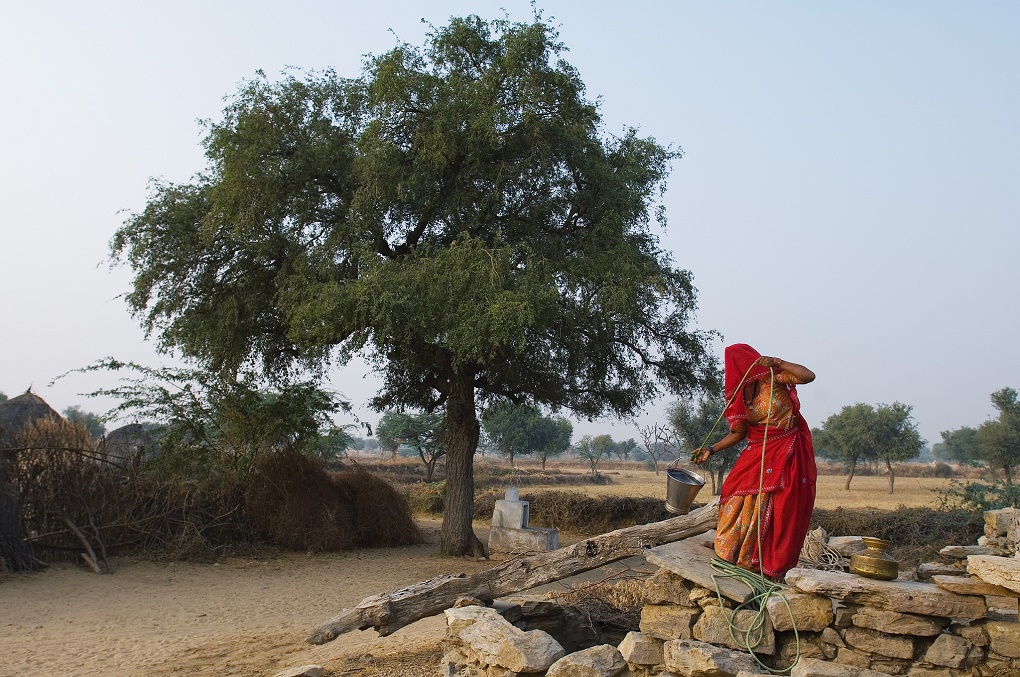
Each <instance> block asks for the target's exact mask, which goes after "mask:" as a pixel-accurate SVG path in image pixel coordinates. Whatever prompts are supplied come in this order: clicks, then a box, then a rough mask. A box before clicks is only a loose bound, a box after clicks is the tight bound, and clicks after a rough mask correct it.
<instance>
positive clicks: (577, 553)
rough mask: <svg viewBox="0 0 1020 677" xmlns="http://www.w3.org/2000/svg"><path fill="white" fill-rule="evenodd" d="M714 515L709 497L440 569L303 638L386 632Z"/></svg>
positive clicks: (640, 545) (677, 535) (674, 534)
mask: <svg viewBox="0 0 1020 677" xmlns="http://www.w3.org/2000/svg"><path fill="white" fill-rule="evenodd" d="M718 516H719V502H718V501H712V502H711V503H709V504H708V505H705V506H703V507H701V508H698V509H697V510H692V511H691V512H690V513H689V514H687V515H681V516H679V517H672V518H670V519H667V520H663V521H661V522H652V523H650V524H639V525H637V526H633V527H626V528H623V529H617V530H616V531H611V532H609V533H608V534H602V535H601V536H594V537H592V538H589V539H587V540H584V541H581V542H580V543H576V544H574V545H571V546H568V547H565V548H561V549H559V550H553V551H551V552H543V553H540V554H537V555H531V556H530V557H514V558H512V559H509V560H507V561H506V562H504V563H502V564H500V565H498V566H495V567H493V568H492V569H489V570H488V571H480V572H478V573H476V574H472V575H470V576H465V575H463V574H461V575H459V576H458V575H455V574H443V575H442V576H438V577H436V578H433V579H431V580H428V581H424V582H421V583H418V584H415V585H409V586H407V587H404V588H398V589H397V590H394V591H392V592H390V593H389V594H382V595H372V596H371V597H366V598H365V599H364V600H362V601H361V603H360V604H358V605H357V606H356V607H353V608H348V609H344V610H342V611H341V612H340V613H339V614H338V615H337V616H334V617H333V618H331V619H329V620H328V621H326V622H325V623H322V624H321V625H319V626H318V627H316V628H315V629H314V630H312V633H311V635H310V636H309V637H308V641H309V642H311V643H312V644H325V643H326V642H331V641H333V640H334V639H336V638H337V637H339V636H340V635H342V634H344V633H346V632H350V631H352V630H365V629H367V628H375V629H376V630H377V631H378V632H379V634H380V635H389V634H390V633H392V632H394V631H396V630H399V629H400V628H402V627H404V626H405V625H408V624H409V623H413V622H414V621H416V620H418V619H420V618H425V617H427V616H432V615H435V614H438V613H442V612H443V611H444V610H445V609H449V608H450V607H452V606H453V604H454V602H456V601H457V598H459V597H463V596H470V597H477V598H478V599H480V600H482V601H483V602H490V601H492V600H493V599H495V598H497V597H504V596H506V595H509V594H512V593H515V592H519V591H521V590H529V589H531V588H534V587H535V586H538V585H543V584H545V583H550V582H552V581H558V580H560V579H563V578H566V577H568V576H573V575H574V574H579V573H582V572H584V571H591V570H592V569H596V568H598V567H600V566H603V565H605V564H608V563H610V562H615V561H617V560H621V559H625V558H627V557H632V556H634V555H640V554H642V553H644V552H645V551H646V549H648V548H652V547H655V546H657V545H662V544H663V543H673V542H676V541H680V540H683V539H685V538H689V537H691V536H695V535H697V534H703V533H705V532H706V531H708V530H709V529H711V528H712V527H714V526H715V525H716V522H717V520H718ZM697 549H698V550H700V551H702V552H703V553H704V558H705V560H706V562H707V560H708V559H710V558H711V556H712V551H711V550H708V549H703V548H701V547H698V548H697Z"/></svg>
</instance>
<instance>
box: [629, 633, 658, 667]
mask: <svg viewBox="0 0 1020 677" xmlns="http://www.w3.org/2000/svg"><path fill="white" fill-rule="evenodd" d="M619 649H620V655H622V656H623V660H625V661H627V662H628V663H633V664H634V665H659V664H660V663H662V641H661V640H659V639H656V638H655V637H652V636H651V635H646V634H645V633H643V632H628V633H627V636H626V637H624V638H623V641H622V642H620V647H619Z"/></svg>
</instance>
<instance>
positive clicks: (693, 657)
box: [663, 639, 762, 677]
mask: <svg viewBox="0 0 1020 677" xmlns="http://www.w3.org/2000/svg"><path fill="white" fill-rule="evenodd" d="M663 663H664V664H665V666H666V670H668V671H669V672H671V673H674V674H676V675H679V676H680V677H720V676H721V675H735V674H737V673H738V672H740V671H741V670H744V671H746V672H750V673H752V674H758V673H760V672H762V671H761V670H759V668H758V664H757V663H755V662H754V659H753V658H751V656H750V655H749V654H746V653H744V652H742V651H731V650H730V649H723V648H722V647H718V646H712V645H711V644H706V643H705V642H698V641H696V640H689V639H673V640H670V641H668V642H666V643H665V644H664V645H663Z"/></svg>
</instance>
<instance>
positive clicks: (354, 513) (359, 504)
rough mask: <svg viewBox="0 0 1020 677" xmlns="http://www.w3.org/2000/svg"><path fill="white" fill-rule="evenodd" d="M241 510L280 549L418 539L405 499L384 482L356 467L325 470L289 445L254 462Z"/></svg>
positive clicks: (404, 542) (330, 548) (402, 542)
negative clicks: (252, 475)
mask: <svg viewBox="0 0 1020 677" xmlns="http://www.w3.org/2000/svg"><path fill="white" fill-rule="evenodd" d="M245 509H246V511H247V514H248V516H249V518H250V519H251V520H252V522H253V523H254V524H255V526H256V527H257V528H258V529H259V530H260V531H261V532H262V533H264V534H266V535H267V536H268V537H269V538H271V539H272V540H273V541H274V542H275V543H277V544H279V545H281V546H284V547H286V548H293V549H301V550H316V551H338V550H345V549H348V548H351V547H354V546H367V547H371V546H392V545H407V544H411V543H420V542H421V534H420V532H419V531H418V527H417V526H416V525H415V524H414V521H413V520H412V518H411V512H410V509H409V508H408V507H407V503H406V501H404V500H403V499H402V497H401V496H400V495H399V494H398V493H397V492H396V491H395V490H394V489H393V488H392V487H390V486H389V485H388V484H386V482H384V481H383V480H381V479H379V478H375V477H372V476H371V475H369V474H368V473H365V472H360V471H355V472H345V473H337V474H330V473H329V472H328V471H327V470H326V468H325V466H323V465H322V463H320V462H317V461H313V460H312V459H310V458H308V457H307V456H304V455H303V454H301V453H299V452H297V451H293V450H286V451H280V452H277V453H274V454H268V455H265V456H263V457H262V458H261V459H260V460H259V461H258V462H257V463H256V470H255V474H254V477H253V479H252V481H251V482H250V484H249V486H248V487H247V490H246V491H245Z"/></svg>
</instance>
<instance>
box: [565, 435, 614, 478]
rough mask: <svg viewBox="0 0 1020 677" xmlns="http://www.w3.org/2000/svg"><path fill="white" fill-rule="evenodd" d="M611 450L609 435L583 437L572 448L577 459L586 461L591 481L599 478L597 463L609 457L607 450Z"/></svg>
mask: <svg viewBox="0 0 1020 677" xmlns="http://www.w3.org/2000/svg"><path fill="white" fill-rule="evenodd" d="M612 448H613V438H612V436H611V435H595V436H594V437H593V436H591V435H585V436H584V437H582V438H581V441H580V442H578V443H577V446H576V447H575V448H574V451H575V453H576V454H577V457H578V458H580V459H582V460H584V461H586V462H587V463H588V466H589V467H590V468H591V476H592V478H593V479H598V477H599V470H598V466H599V461H601V460H602V459H604V458H605V457H606V456H608V455H609V450H610V449H612Z"/></svg>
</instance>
